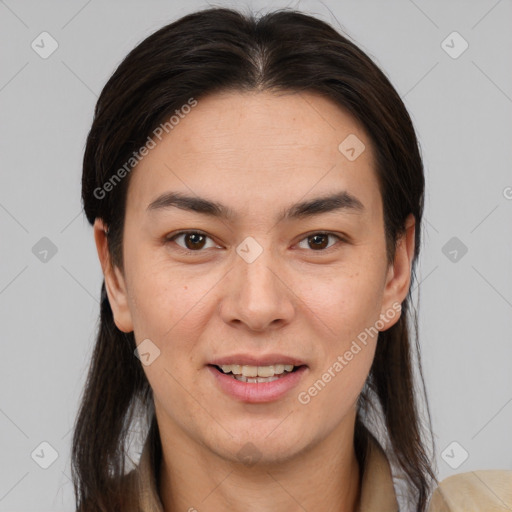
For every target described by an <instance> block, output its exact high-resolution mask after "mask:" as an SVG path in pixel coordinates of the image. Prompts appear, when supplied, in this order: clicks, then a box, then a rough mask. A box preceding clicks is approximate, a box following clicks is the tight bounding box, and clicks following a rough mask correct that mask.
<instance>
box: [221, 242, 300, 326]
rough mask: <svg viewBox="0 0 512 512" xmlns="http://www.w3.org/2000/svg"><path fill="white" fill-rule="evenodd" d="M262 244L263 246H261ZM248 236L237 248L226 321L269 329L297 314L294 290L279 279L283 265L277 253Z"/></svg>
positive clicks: (227, 298)
mask: <svg viewBox="0 0 512 512" xmlns="http://www.w3.org/2000/svg"><path fill="white" fill-rule="evenodd" d="M260 242H261V243H260ZM260 242H258V241H257V240H256V239H255V238H253V237H247V238H246V239H245V240H244V241H243V242H242V243H240V244H239V245H238V247H237V248H236V252H237V257H236V258H235V261H234V268H233V272H232V273H231V278H230V281H231V285H230V287H229V297H226V298H225V299H226V300H227V301H228V304H229V307H228V308H227V310H225V311H226V313H227V314H228V316H227V317H226V318H225V320H226V321H231V322H233V321H241V322H243V323H245V324H246V325H247V326H249V327H251V329H255V330H261V329H265V328H266V327H268V326H269V325H270V324H272V323H278V322H277V321H280V322H283V321H285V322H287V321H289V320H290V318H291V316H292V315H293V309H294V308H293V303H292V301H291V297H290V291H289V290H288V288H287V287H286V286H285V285H284V284H283V283H282V282H281V279H280V278H279V273H280V268H281V266H280V262H279V261H278V258H277V257H276V255H275V252H274V251H273V250H272V248H271V247H270V246H268V245H266V244H265V245H264V244H263V242H262V238H260Z"/></svg>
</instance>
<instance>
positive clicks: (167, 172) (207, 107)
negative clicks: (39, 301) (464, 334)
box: [72, 8, 441, 512]
mask: <svg viewBox="0 0 512 512" xmlns="http://www.w3.org/2000/svg"><path fill="white" fill-rule="evenodd" d="M424 187H425V183H424V174H423V164H422V159H421V155H420V150H419V147H418V141H417V137H416V134H415V130H414V128H413V125H412V122H411V119H410V116H409V114H408V113H407V110H406V108H405V106H404V104H403V102H402V100H401V99H400V97H399V95H398V94H397V92H396V91H395V89H394V88H393V86H392V85H391V83H390V82H389V80H388V79H387V78H386V76H385V75H384V73H383V72H382V71H381V70H380V69H379V68H378V67H377V65H376V64H375V63H374V62H373V61H372V60H371V59H370V58H369V57H368V56H367V55H366V54H365V53H364V52H363V51H362V50H361V49H359V48H358V46H357V45H356V44H354V43H353V42H351V41H350V40H349V39H348V38H347V37H345V36H344V35H342V34H340V33H339V32H338V31H336V30H335V29H334V28H332V27H331V26H330V25H328V24H327V23H325V22H323V21H321V20H319V19H316V18H314V17H313V16H310V15H308V14H305V13H301V12H299V11H295V10H291V9H284V10H278V11H274V12H271V13H267V14H265V15H262V16H260V17H259V18H257V17H254V16H253V15H244V14H242V13H241V12H238V11H236V10H234V9H226V8H209V9H204V10H202V11H198V12H194V13H191V14H188V15H186V16H184V17H182V18H181V19H179V20H177V21H175V22H173V23H171V24H168V25H166V26H164V27H163V28H161V29H159V30H158V31H156V32H155V33H153V34H152V35H150V36H149V37H147V38H146V39H145V40H144V41H142V42H141V43H140V44H139V45H138V46H137V47H135V48H134V49H133V50H132V51H131V52H130V53H129V54H128V55H127V56H126V58H125V59H124V60H123V61H122V62H121V64H120V65H119V66H118V68H117V69H116V71H115V72H114V74H113V75H112V76H111V78H110V79H109V80H108V82H107V84H106V85H105V87H104V88H103V90H102V93H101V95H100V97H99V99H98V102H97V105H96V108H95V115H94V120H93V123H92V127H91V130H90V133H89V135H88V138H87V143H86V147H85V153H84V159H83V177H82V200H83V205H84V210H85V214H86V216H87V219H88V221H89V222H90V223H91V225H92V226H93V228H94V237H95V242H96V246H97V250H98V256H99V260H100V262H101V266H102V271H103V274H104V281H103V284H102V289H101V306H100V324H99V332H98V335H97V341H96V345H95V349H94V353H93V356H92V360H91V364H90V369H89V374H88V377H87V382H86V386H85V389H84V393H83V396H82V399H81V403H80V409H79V413H78V415H77V419H76V422H75V428H74V437H73V446H72V475H73V484H74V490H75V496H76V503H77V510H79V511H83V512H86V511H89V510H95V511H96V510H101V511H112V510H123V511H131V510H134V511H135V510H142V511H149V510H159V511H164V510H165V511H175V510H176V511H177V510H188V511H191V512H192V511H207V510H208V511H219V510H230V511H234V512H237V511H242V510H243V511H246V510H258V511H260V510H273V511H292V510H293V511H294V510H310V511H311V510H326V511H333V512H334V511H341V510H344V511H348V510H361V511H370V512H371V511H377V510H378V511H380V512H386V511H396V510H414V511H420V512H422V511H425V510H427V506H428V502H429V498H430V496H431V492H432V488H433V487H434V485H435V484H436V483H438V482H437V479H436V476H435V471H434V468H433V463H432V461H431V454H430V453H429V451H431V450H433V448H432V447H433V439H432V437H433V436H432V430H431V426H430V416H429V412H428V402H427V400H426V393H425V386H424V382H423V377H422V373H421V357H420V350H419V342H418V338H417V335H415V334H414V333H412V330H413V329H412V327H413V326H414V323H415V318H416V313H415V310H414V308H413V306H412V303H411V288H412V282H413V281H414V279H415V264H416V261H417V258H418V255H419V250H420V242H421V221H422V214H423V197H424ZM421 400H424V403H425V404H426V412H425V414H424V415H423V416H422V415H420V412H419V410H420V404H421ZM136 421H139V422H140V424H141V425H142V429H141V430H140V431H139V433H140V434H141V441H143V449H142V453H141V454H140V459H139V462H138V463H136V462H135V461H133V460H132V458H131V457H130V455H129V449H128V447H127V443H128V439H129V437H130V435H131V434H132V433H133V432H134V431H133V430H132V429H133V426H134V424H135V422H136ZM129 461H131V462H132V464H133V465H134V467H133V468H132V469H131V470H130V471H129V472H127V471H126V470H127V465H128V462H129ZM435 510H438V509H437V508H436V509H435ZM439 510H441V509H439Z"/></svg>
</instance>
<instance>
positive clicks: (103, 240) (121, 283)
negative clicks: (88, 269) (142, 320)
mask: <svg viewBox="0 0 512 512" xmlns="http://www.w3.org/2000/svg"><path fill="white" fill-rule="evenodd" d="M94 240H95V241H96V249H97V251H98V258H99V259H100V263H101V268H102V270H103V276H104V277H105V288H106V291H107V296H108V301H109V303H110V307H111V308H112V313H113V316H114V322H115V324H116V326H117V328H118V329H119V330H120V331H123V332H127V333H128V332H132V331H133V322H132V316H131V312H130V308H129V307H128V294H127V292H126V283H125V279H124V276H123V273H122V272H121V270H120V269H119V268H118V267H117V266H114V265H113V264H112V261H111V255H110V251H109V249H108V241H107V227H106V226H105V224H104V223H103V220H102V219H100V218H99V217H97V218H96V220H95V221H94Z"/></svg>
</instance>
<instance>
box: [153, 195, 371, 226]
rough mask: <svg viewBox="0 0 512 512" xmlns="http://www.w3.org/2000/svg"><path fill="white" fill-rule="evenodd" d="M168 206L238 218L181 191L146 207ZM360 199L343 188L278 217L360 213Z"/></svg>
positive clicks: (212, 215)
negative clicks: (343, 212) (344, 212)
mask: <svg viewBox="0 0 512 512" xmlns="http://www.w3.org/2000/svg"><path fill="white" fill-rule="evenodd" d="M168 208H180V209H181V210H186V211H191V212H195V213H199V214H202V215H208V216H210V217H218V218H222V219H226V220H233V219H236V218H237V215H236V213H235V212H234V211H233V210H232V209H231V208H229V207H228V206H226V205H223V204H222V203H219V202H217V201H211V200H209V199H205V198H202V197H198V196H187V195H185V194H183V193H180V192H166V193H164V194H162V195H160V196H159V197H157V198H156V199H155V200H154V201H152V202H151V203H150V204H149V205H148V207H147V208H146V210H147V211H148V212H149V213H151V212H155V211H161V210H165V209H168ZM364 210H365V208H364V205H363V203H362V202H361V201H360V200H359V199H357V197H355V196H354V195H352V194H350V193H349V192H347V191H345V190H342V191H340V192H336V193H334V194H330V195H324V196H320V197H316V198H314V199H311V200H309V201H303V202H300V203H296V204H293V205H291V206H290V207H288V208H286V209H284V210H282V211H281V212H280V214H279V216H278V219H277V221H283V220H291V219H301V218H305V217H311V216H313V215H319V214H322V213H327V212H334V211H346V212H349V213H359V214H361V213H363V212H364Z"/></svg>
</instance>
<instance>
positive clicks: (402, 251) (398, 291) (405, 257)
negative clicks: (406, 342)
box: [380, 213, 416, 331]
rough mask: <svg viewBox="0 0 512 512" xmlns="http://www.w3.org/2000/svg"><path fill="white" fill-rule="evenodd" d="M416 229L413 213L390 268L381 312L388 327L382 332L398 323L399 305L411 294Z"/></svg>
mask: <svg viewBox="0 0 512 512" xmlns="http://www.w3.org/2000/svg"><path fill="white" fill-rule="evenodd" d="M415 227H416V220H415V218H414V216H413V214H412V213H411V214H409V215H408V217H407V219H406V221H405V229H404V232H403V234H402V235H401V236H400V238H399V239H398V240H397V243H396V248H395V257H394V260H393V263H392V265H390V266H389V270H388V274H387V278H386V285H385V288H384V296H383V301H382V310H381V319H382V320H383V321H384V322H385V324H386V325H385V327H384V328H383V329H380V330H381V331H385V330H387V329H389V328H390V327H392V326H393V325H394V324H395V323H396V322H397V321H398V319H399V318H400V315H396V312H397V304H402V302H403V301H404V300H405V298H406V297H407V294H408V292H409V287H410V284H411V272H412V263H413V260H414V247H415ZM390 312H392V314H391V315H390Z"/></svg>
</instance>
